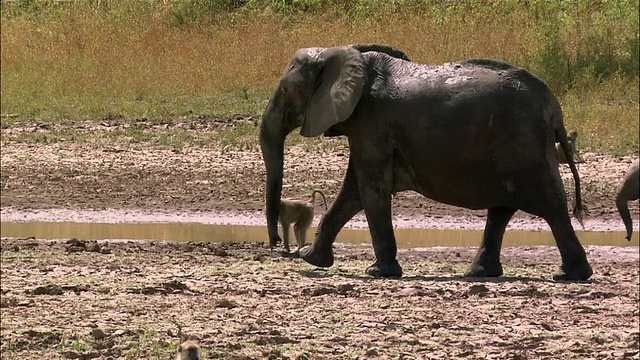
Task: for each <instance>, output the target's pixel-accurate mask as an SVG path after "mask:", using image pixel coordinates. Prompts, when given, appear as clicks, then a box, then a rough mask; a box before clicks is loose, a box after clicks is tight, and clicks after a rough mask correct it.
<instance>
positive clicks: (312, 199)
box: [311, 190, 329, 211]
mask: <svg viewBox="0 0 640 360" xmlns="http://www.w3.org/2000/svg"><path fill="white" fill-rule="evenodd" d="M316 193H318V194H320V196H322V202H324V211H327V210H329V207H328V206H327V199H326V198H325V197H324V194H323V193H322V191H320V190H313V192H312V193H311V201H312V202H315V201H316Z"/></svg>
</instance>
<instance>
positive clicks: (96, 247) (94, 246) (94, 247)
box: [87, 242, 100, 252]
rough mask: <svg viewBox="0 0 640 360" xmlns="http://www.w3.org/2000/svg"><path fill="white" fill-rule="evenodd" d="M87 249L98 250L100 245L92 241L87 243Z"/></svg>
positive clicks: (90, 250)
mask: <svg viewBox="0 0 640 360" xmlns="http://www.w3.org/2000/svg"><path fill="white" fill-rule="evenodd" d="M87 251H89V252H100V245H98V243H95V242H92V243H89V245H87Z"/></svg>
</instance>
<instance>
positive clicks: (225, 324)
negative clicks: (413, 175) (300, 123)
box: [0, 239, 640, 360]
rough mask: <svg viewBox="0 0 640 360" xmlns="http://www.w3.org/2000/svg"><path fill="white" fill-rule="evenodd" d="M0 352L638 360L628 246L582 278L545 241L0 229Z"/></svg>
mask: <svg viewBox="0 0 640 360" xmlns="http://www.w3.org/2000/svg"><path fill="white" fill-rule="evenodd" d="M1 245H2V250H1V255H2V267H1V269H2V301H1V303H0V308H1V310H2V337H1V338H2V345H1V350H2V358H3V359H25V358H27V359H61V358H67V359H93V358H102V359H170V358H171V356H172V355H173V354H174V353H175V347H176V344H177V343H178V342H179V339H181V338H191V339H195V340H197V341H198V342H199V343H200V344H201V345H202V348H203V351H204V353H205V355H206V358H207V359H216V358H221V359H367V358H371V359H453V358H456V359H460V358H465V359H554V360H555V359H637V358H638V351H639V350H638V348H639V345H638V341H639V326H640V324H639V317H640V313H639V309H638V252H637V248H633V247H617V248H616V247H602V246H600V247H592V246H589V247H587V252H588V255H589V257H590V259H592V264H593V266H594V268H595V270H596V273H595V275H594V277H593V278H592V279H591V280H590V281H588V282H581V283H558V282H552V281H549V280H548V279H549V278H550V275H551V273H552V272H553V271H554V270H555V268H556V266H557V265H558V263H559V256H558V253H557V250H556V249H555V248H551V247H519V248H506V249H504V251H503V265H504V267H505V276H504V277H502V278H499V279H494V280H486V279H484V280H477V279H476V280H474V279H469V278H463V277H460V276H459V274H460V273H461V272H462V271H463V270H464V268H465V267H466V266H467V264H468V263H469V261H470V260H471V258H472V256H473V255H474V249H472V248H429V249H413V250H408V251H402V252H401V253H400V254H399V260H400V262H401V264H403V266H404V270H405V276H404V277H403V278H402V279H399V280H381V279H372V278H369V277H366V276H363V269H364V268H365V267H366V266H367V265H368V264H370V263H371V261H372V252H371V249H370V248H359V247H355V246H345V245H338V246H336V249H335V252H336V255H337V258H336V265H335V266H334V267H332V268H330V269H328V270H324V269H317V268H314V267H312V266H310V265H308V264H305V263H304V262H302V261H300V260H299V259H292V258H286V257H282V256H280V255H279V253H277V252H272V251H269V249H268V248H267V247H265V246H263V245H262V244H255V243H253V244H250V243H222V244H203V243H142V242H136V243H134V242H127V243H95V242H88V241H82V240H68V241H62V242H45V241H37V240H32V239H22V240H9V239H3V240H2V243H1Z"/></svg>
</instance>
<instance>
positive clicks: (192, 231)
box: [0, 222, 638, 248]
mask: <svg viewBox="0 0 640 360" xmlns="http://www.w3.org/2000/svg"><path fill="white" fill-rule="evenodd" d="M314 232H315V228H312V229H310V230H309V232H308V235H307V238H308V239H313V234H314ZM266 233H267V230H266V227H265V226H250V225H218V224H201V223H81V222H2V224H1V226H0V235H1V236H2V237H30V236H33V237H35V238H37V239H69V238H78V239H87V240H89V239H92V240H93V239H95V240H100V239H134V240H135V239H153V240H177V241H211V242H222V241H250V242H265V241H266ZM395 234H396V238H397V241H398V246H399V247H400V248H416V247H429V246H477V245H478V244H479V242H480V237H481V235H482V230H450V229H448V230H439V229H416V228H407V229H395ZM577 234H578V237H579V239H580V242H581V243H582V244H583V245H612V246H638V233H637V232H636V233H634V236H633V238H632V240H631V241H627V240H626V239H625V238H624V232H622V231H577ZM337 241H338V242H342V243H351V244H370V243H371V238H370V235H369V231H368V230H367V229H343V230H342V231H341V232H340V234H339V235H338V238H337ZM503 242H504V246H520V245H554V244H555V241H554V239H553V236H552V234H551V232H550V231H526V230H510V231H507V232H506V233H505V236H504V241H503Z"/></svg>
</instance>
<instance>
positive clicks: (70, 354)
mask: <svg viewBox="0 0 640 360" xmlns="http://www.w3.org/2000/svg"><path fill="white" fill-rule="evenodd" d="M62 356H64V358H65V359H80V357H82V355H81V354H79V353H77V352H75V351H70V350H67V351H65V352H63V353H62Z"/></svg>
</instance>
